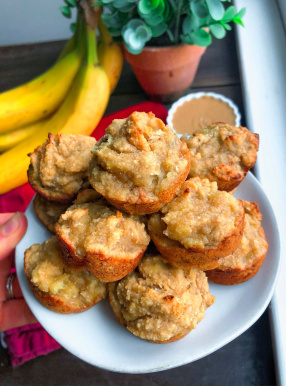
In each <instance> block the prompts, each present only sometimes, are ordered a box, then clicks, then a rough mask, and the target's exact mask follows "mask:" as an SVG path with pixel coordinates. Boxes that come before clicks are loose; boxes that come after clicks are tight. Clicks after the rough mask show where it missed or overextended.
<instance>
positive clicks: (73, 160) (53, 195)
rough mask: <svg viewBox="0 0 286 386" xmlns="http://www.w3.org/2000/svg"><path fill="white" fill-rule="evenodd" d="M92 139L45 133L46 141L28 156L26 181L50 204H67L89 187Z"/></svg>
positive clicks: (82, 136) (81, 136) (93, 140)
mask: <svg viewBox="0 0 286 386" xmlns="http://www.w3.org/2000/svg"><path fill="white" fill-rule="evenodd" d="M95 142H96V141H95V139H94V138H92V137H88V136H85V135H71V134H66V135H65V134H57V135H53V134H49V136H48V139H47V142H45V143H44V144H43V145H41V146H38V147H37V148H36V149H35V150H34V152H33V153H30V154H29V157H30V159H31V160H30V165H29V169H28V180H29V183H30V184H31V186H32V188H33V189H34V190H35V191H36V192H37V193H40V194H41V195H43V196H44V197H45V198H47V199H48V200H50V201H57V202H63V203H66V202H71V201H72V200H73V199H74V198H75V196H76V194H77V193H78V191H79V190H80V189H84V188H87V187H88V186H89V181H88V167H89V162H90V160H91V148H92V146H93V145H94V144H95Z"/></svg>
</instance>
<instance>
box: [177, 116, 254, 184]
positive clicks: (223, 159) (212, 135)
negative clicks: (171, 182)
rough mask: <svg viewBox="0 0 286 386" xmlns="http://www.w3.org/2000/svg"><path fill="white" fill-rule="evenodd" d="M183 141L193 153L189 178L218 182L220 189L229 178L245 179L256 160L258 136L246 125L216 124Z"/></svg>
mask: <svg viewBox="0 0 286 386" xmlns="http://www.w3.org/2000/svg"><path fill="white" fill-rule="evenodd" d="M182 140H183V141H185V142H186V144H187V146H188V148H189V150H190V153H191V167H190V172H189V177H195V176H200V177H206V178H208V179H209V180H210V181H217V182H218V188H219V189H221V186H220V185H222V187H223V186H224V185H225V184H224V183H226V182H228V181H233V180H234V181H235V180H237V181H240V180H242V179H243V178H244V176H245V173H246V171H248V170H249V169H250V168H251V167H252V166H253V165H254V164H255V162H256V158H257V151H258V144H259V137H258V135H257V134H254V133H252V132H251V131H249V130H247V129H246V128H245V127H235V126H230V125H227V124H222V123H220V124H218V123H214V124H212V125H210V126H207V127H205V128H204V129H201V130H198V131H195V132H194V133H193V134H191V135H183V137H182ZM234 187H235V186H234ZM231 188H233V187H230V188H229V190H231ZM222 190H224V189H222ZM227 190H228V189H227Z"/></svg>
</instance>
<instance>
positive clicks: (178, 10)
mask: <svg viewBox="0 0 286 386" xmlns="http://www.w3.org/2000/svg"><path fill="white" fill-rule="evenodd" d="M181 8H182V0H178V5H177V14H176V25H175V44H178V43H179V27H180V16H181Z"/></svg>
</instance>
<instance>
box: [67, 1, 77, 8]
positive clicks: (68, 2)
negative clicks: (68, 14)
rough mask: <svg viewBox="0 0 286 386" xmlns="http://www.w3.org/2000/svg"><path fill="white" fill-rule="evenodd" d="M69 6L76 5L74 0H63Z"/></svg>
mask: <svg viewBox="0 0 286 386" xmlns="http://www.w3.org/2000/svg"><path fill="white" fill-rule="evenodd" d="M64 1H65V3H66V4H67V5H69V6H70V7H76V0H64Z"/></svg>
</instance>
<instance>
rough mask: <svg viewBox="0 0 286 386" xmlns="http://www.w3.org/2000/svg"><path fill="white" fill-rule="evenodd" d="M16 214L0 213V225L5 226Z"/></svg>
mask: <svg viewBox="0 0 286 386" xmlns="http://www.w3.org/2000/svg"><path fill="white" fill-rule="evenodd" d="M13 214H14V213H0V225H2V224H4V222H6V221H7V220H9V218H10V217H12V216H13Z"/></svg>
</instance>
